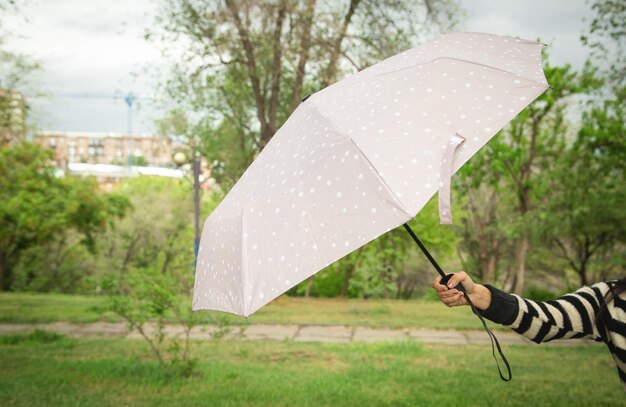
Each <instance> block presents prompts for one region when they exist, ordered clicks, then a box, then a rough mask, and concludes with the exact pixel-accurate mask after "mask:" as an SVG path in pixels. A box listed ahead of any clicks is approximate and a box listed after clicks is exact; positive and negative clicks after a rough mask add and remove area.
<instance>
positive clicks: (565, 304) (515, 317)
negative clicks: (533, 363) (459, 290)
mask: <svg viewBox="0 0 626 407" xmlns="http://www.w3.org/2000/svg"><path fill="white" fill-rule="evenodd" d="M487 288H488V289H489V290H490V291H491V293H492V301H491V304H490V306H489V308H488V309H487V310H485V311H484V312H483V316H484V317H486V318H488V319H490V320H492V321H493V322H496V323H500V324H502V325H504V326H507V327H510V328H512V329H513V330H514V331H515V332H517V333H518V334H520V335H523V336H525V337H526V338H528V339H530V340H531V341H533V342H535V343H541V342H548V341H551V340H555V339H570V338H589V339H594V340H601V337H600V334H599V332H598V329H597V328H596V323H595V320H596V314H597V312H598V310H599V307H600V304H601V303H602V298H603V296H604V294H605V293H606V291H607V290H608V286H606V284H604V285H600V284H598V285H596V286H593V287H583V288H581V289H579V290H578V291H576V292H574V293H571V294H567V295H564V296H563V297H561V298H559V299H556V300H553V301H532V300H528V299H525V298H522V297H520V296H517V295H512V294H507V293H505V292H503V291H500V290H498V289H497V288H495V287H492V286H487ZM502 310H506V312H502Z"/></svg>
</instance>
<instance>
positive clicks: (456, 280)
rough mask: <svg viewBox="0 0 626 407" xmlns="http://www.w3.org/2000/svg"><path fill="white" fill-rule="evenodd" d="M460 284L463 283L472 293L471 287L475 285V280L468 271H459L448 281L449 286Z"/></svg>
mask: <svg viewBox="0 0 626 407" xmlns="http://www.w3.org/2000/svg"><path fill="white" fill-rule="evenodd" d="M459 284H461V285H462V286H463V287H464V288H465V289H466V290H468V292H470V293H471V289H472V288H473V286H474V282H473V281H472V279H471V278H470V276H468V275H467V273H465V272H464V271H459V272H458V273H455V274H454V275H453V276H452V277H451V278H450V280H449V281H448V287H449V288H453V287H457V286H458V285H459Z"/></svg>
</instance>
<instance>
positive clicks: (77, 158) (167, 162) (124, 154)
mask: <svg viewBox="0 0 626 407" xmlns="http://www.w3.org/2000/svg"><path fill="white" fill-rule="evenodd" d="M34 141H35V142H36V143H38V144H40V145H41V146H44V147H47V148H50V149H52V150H54V160H55V161H56V163H57V167H58V168H60V169H64V170H65V169H67V168H68V166H69V164H70V163H89V164H112V165H121V166H125V165H128V164H130V163H132V165H134V166H153V167H169V166H172V165H173V163H172V153H173V149H172V141H171V139H170V138H169V137H166V136H155V135H147V134H133V135H128V134H119V133H88V132H60V131H43V132H39V133H37V134H35V135H34ZM129 156H130V159H129Z"/></svg>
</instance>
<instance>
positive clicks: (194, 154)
mask: <svg viewBox="0 0 626 407" xmlns="http://www.w3.org/2000/svg"><path fill="white" fill-rule="evenodd" d="M189 154H191V157H189ZM172 158H173V159H174V163H176V165H178V166H179V167H180V166H182V165H184V164H187V163H189V162H190V161H191V165H192V171H193V226H194V239H193V248H194V261H193V265H194V269H195V267H196V263H197V262H198V251H199V250H200V155H199V154H198V150H197V149H196V148H195V146H194V147H192V149H191V153H185V152H184V151H182V150H179V151H177V152H176V153H174V155H173V157H172Z"/></svg>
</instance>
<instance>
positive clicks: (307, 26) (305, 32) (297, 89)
mask: <svg viewBox="0 0 626 407" xmlns="http://www.w3.org/2000/svg"><path fill="white" fill-rule="evenodd" d="M315 2H316V0H308V1H307V4H306V12H305V14H304V24H303V26H302V43H301V45H300V55H299V56H298V68H297V69H296V79H295V81H294V85H293V96H292V99H291V110H292V111H293V110H295V108H296V106H298V104H300V99H302V83H303V82H304V74H305V73H306V71H305V68H306V63H307V61H308V60H309V49H310V48H311V26H312V25H313V14H314V12H315Z"/></svg>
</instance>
